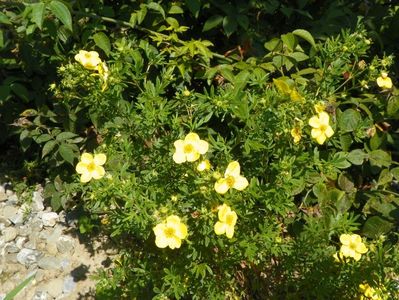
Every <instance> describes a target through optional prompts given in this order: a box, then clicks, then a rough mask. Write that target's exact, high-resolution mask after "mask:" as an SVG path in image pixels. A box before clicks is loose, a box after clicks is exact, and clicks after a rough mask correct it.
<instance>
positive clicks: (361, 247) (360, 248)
mask: <svg viewBox="0 0 399 300" xmlns="http://www.w3.org/2000/svg"><path fill="white" fill-rule="evenodd" d="M367 251H368V249H367V247H366V245H365V244H363V243H359V244H358V245H357V246H356V252H358V253H361V254H364V253H366V252H367Z"/></svg>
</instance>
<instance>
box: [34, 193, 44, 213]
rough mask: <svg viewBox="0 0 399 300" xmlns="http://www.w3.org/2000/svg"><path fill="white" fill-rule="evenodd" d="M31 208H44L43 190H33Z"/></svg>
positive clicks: (36, 210) (40, 209)
mask: <svg viewBox="0 0 399 300" xmlns="http://www.w3.org/2000/svg"><path fill="white" fill-rule="evenodd" d="M31 208H32V211H35V212H39V211H42V210H44V205H43V196H42V193H41V192H38V191H35V192H33V197H32V204H31Z"/></svg>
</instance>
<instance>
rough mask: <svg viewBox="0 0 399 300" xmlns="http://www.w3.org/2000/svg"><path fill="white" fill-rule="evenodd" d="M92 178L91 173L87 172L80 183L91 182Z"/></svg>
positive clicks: (81, 177)
mask: <svg viewBox="0 0 399 300" xmlns="http://www.w3.org/2000/svg"><path fill="white" fill-rule="evenodd" d="M91 178H92V176H91V173H90V172H88V171H86V172H83V173H82V176H80V182H83V183H86V182H89V181H90V180H91Z"/></svg>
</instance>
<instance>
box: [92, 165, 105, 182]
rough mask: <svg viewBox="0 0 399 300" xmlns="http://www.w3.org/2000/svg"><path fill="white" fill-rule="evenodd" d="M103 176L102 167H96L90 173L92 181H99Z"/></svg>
mask: <svg viewBox="0 0 399 300" xmlns="http://www.w3.org/2000/svg"><path fill="white" fill-rule="evenodd" d="M104 175H105V170H104V168H103V167H102V166H96V168H95V169H94V171H93V172H91V176H92V177H93V178H94V179H100V178H102V177H103V176H104Z"/></svg>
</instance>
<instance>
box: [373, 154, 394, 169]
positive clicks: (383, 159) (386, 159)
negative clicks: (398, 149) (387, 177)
mask: <svg viewBox="0 0 399 300" xmlns="http://www.w3.org/2000/svg"><path fill="white" fill-rule="evenodd" d="M369 160H370V164H371V165H372V166H377V167H389V166H390V165H391V162H392V160H391V155H390V154H389V153H387V152H385V151H383V150H374V151H371V152H370V153H369Z"/></svg>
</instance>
